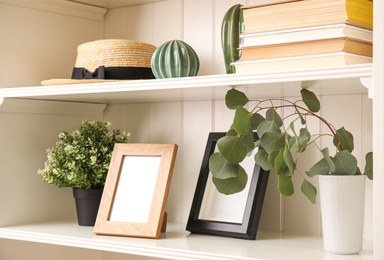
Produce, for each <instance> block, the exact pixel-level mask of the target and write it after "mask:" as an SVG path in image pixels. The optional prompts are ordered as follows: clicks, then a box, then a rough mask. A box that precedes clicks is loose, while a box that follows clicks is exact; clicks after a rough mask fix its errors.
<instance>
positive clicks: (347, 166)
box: [209, 89, 372, 254]
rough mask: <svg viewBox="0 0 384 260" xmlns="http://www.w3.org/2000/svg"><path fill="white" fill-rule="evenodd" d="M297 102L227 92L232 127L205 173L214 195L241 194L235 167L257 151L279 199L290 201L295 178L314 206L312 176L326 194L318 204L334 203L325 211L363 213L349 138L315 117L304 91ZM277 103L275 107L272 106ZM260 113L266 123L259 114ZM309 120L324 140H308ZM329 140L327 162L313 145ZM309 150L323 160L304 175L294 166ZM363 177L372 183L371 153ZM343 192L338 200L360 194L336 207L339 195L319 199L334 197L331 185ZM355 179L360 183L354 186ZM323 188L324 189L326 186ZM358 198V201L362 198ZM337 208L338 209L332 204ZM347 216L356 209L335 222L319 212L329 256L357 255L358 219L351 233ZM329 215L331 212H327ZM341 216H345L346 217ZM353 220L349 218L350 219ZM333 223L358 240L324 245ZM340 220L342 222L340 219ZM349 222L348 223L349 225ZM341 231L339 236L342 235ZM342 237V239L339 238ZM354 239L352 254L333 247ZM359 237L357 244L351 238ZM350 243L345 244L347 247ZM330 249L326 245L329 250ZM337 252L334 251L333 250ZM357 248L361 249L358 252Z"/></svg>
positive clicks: (324, 151) (242, 178)
mask: <svg viewBox="0 0 384 260" xmlns="http://www.w3.org/2000/svg"><path fill="white" fill-rule="evenodd" d="M300 94H301V97H302V99H301V100H297V101H290V100H287V99H265V100H249V99H248V97H247V96H246V95H245V94H244V93H242V92H240V91H238V90H236V89H231V90H229V91H228V92H227V95H226V97H225V102H226V105H227V107H228V108H229V109H233V110H235V115H234V119H233V124H232V126H231V128H230V130H229V131H228V132H227V135H226V136H225V137H223V138H221V139H220V140H218V142H217V146H218V150H219V151H218V152H217V153H214V154H212V156H211V158H210V161H209V168H210V171H211V173H212V179H213V182H214V184H215V186H216V188H217V190H218V191H219V192H221V193H224V194H233V193H236V192H240V191H241V190H243V189H244V187H245V185H246V183H247V174H246V172H245V170H244V169H243V168H242V167H241V166H240V165H239V163H240V162H242V161H243V160H244V158H245V157H246V156H247V155H249V154H252V151H253V150H254V149H259V147H262V149H259V150H258V152H257V153H256V154H255V161H256V163H258V164H259V165H260V166H261V167H262V168H263V169H264V170H273V171H274V172H276V173H277V175H278V190H279V191H280V193H281V194H282V195H283V196H286V197H287V196H291V195H292V194H293V193H294V187H293V182H292V179H293V178H294V177H295V176H300V178H302V184H301V191H302V193H303V194H304V195H305V196H306V197H307V198H308V199H309V200H310V201H311V202H312V203H316V197H317V189H316V187H315V186H314V185H313V184H312V183H311V182H310V180H309V178H311V177H314V176H316V175H319V176H320V189H323V188H324V187H325V189H328V190H327V191H324V192H323V191H322V190H320V194H321V199H322V203H328V204H330V202H335V203H336V204H335V205H329V206H331V207H333V208H339V207H341V206H340V205H351V206H357V203H356V202H357V201H361V202H362V203H363V205H361V204H360V205H359V206H358V207H359V210H361V213H359V214H360V215H361V214H363V211H364V195H365V191H364V187H365V185H364V181H365V178H364V177H365V176H362V172H361V171H360V169H359V167H358V166H357V160H356V158H355V156H354V155H352V151H353V149H354V144H353V136H352V134H351V133H350V132H348V131H347V130H346V129H345V128H344V127H341V128H339V129H335V128H334V127H333V125H332V124H330V123H329V122H328V121H327V120H325V119H324V118H323V117H321V116H319V115H318V114H316V113H317V112H318V111H319V110H320V102H319V100H318V98H317V97H316V95H315V94H314V93H313V92H311V91H309V90H308V89H301V91H300ZM251 101H253V102H255V106H254V107H252V110H251V111H248V110H247V109H246V108H245V107H244V106H245V105H246V104H249V103H250V102H251ZM276 102H278V104H277V105H276ZM283 108H292V111H293V112H292V113H291V114H289V115H285V117H284V118H282V117H281V116H280V115H279V110H281V109H283ZM264 112H265V117H264V116H262V113H264ZM309 117H315V118H317V119H318V120H320V122H321V123H323V124H324V125H325V126H326V128H327V129H328V130H329V133H326V134H310V132H309V129H308V127H307V119H308V118H309ZM298 124H299V125H301V127H300V129H299V131H298V130H297V129H296V128H297V125H298ZM253 131H257V134H258V136H259V138H260V140H259V141H257V142H256V143H254V142H253ZM329 136H331V138H332V139H333V144H334V155H333V156H331V154H330V153H331V151H330V148H328V147H326V148H320V147H319V146H318V145H317V143H316V142H317V141H318V140H319V139H320V138H323V137H329ZM309 145H315V146H316V147H317V148H318V149H319V151H320V153H321V155H322V159H321V160H320V161H318V162H317V163H315V164H314V165H313V166H312V167H311V168H310V169H308V170H307V171H305V172H303V171H301V170H299V169H298V168H297V162H298V161H299V160H300V157H301V154H303V153H304V152H305V151H306V149H307V147H308V146H309ZM363 175H366V176H368V178H369V179H372V152H369V153H368V154H367V155H366V165H365V169H364V172H363ZM322 178H324V179H329V183H330V184H331V185H332V186H329V185H330V184H325V181H323V180H322ZM339 179H341V181H340V184H341V185H344V186H347V188H346V189H345V190H344V191H336V192H339V193H341V194H344V195H345V194H346V192H347V190H349V191H350V192H351V193H352V195H347V196H346V197H347V198H346V199H348V196H353V198H356V194H360V195H359V196H360V199H359V200H353V201H351V203H349V202H346V201H344V202H336V201H337V198H338V197H345V196H338V195H331V197H330V198H329V199H327V198H325V197H324V198H323V195H329V194H331V191H332V192H333V191H335V189H337V188H338V187H336V185H335V183H336V182H337V183H339ZM349 179H354V181H352V182H357V184H356V185H357V186H356V187H359V189H363V190H362V191H361V190H360V192H361V193H358V191H357V190H355V189H357V188H352V186H351V185H352V184H349ZM356 179H360V180H358V181H356ZM327 185H328V186H327ZM361 197H363V198H361ZM337 203H339V204H337ZM348 210H352V211H353V210H355V209H347V208H345V209H344V212H343V213H340V214H341V215H339V216H335V215H334V216H331V217H327V216H324V214H325V213H326V211H328V210H327V209H325V208H324V207H323V206H322V214H323V215H322V216H323V231H324V245H325V249H326V250H327V251H330V252H334V253H342V254H348V253H357V252H359V251H360V250H361V243H362V224H363V221H362V218H361V216H360V217H359V218H360V219H361V220H359V221H360V222H361V227H358V228H351V227H356V226H357V225H359V223H352V224H351V225H349V224H348V223H347V222H346V221H347V220H346V218H347V216H348ZM329 211H332V210H329ZM345 214H346V215H345ZM349 215H353V216H357V215H358V214H357V213H356V212H354V213H353V214H349ZM338 218H342V219H341V220H342V221H343V222H344V226H345V227H346V228H345V229H348V230H352V229H355V230H356V231H359V232H360V234H359V235H352V234H351V235H348V234H345V233H344V235H341V238H340V237H339V238H335V239H336V240H337V241H332V242H331V243H328V242H327V241H326V240H327V238H328V237H329V236H328V235H327V233H326V231H327V230H326V229H327V225H328V224H330V223H331V222H332V223H333V222H335V221H337V219H338ZM343 218H344V219H343ZM351 221H353V220H351ZM335 225H337V224H334V223H333V224H331V226H332V227H331V229H334V228H336V227H335ZM344 231H345V230H342V232H344ZM340 234H343V233H340ZM347 237H351V239H355V240H356V241H357V242H353V243H352V244H355V245H356V246H354V248H353V249H351V248H345V247H343V245H340V246H339V247H338V245H337V242H338V241H340V240H341V239H345V240H346V239H347ZM356 237H358V238H356ZM349 242H350V241H349ZM329 244H331V245H330V246H329ZM337 247H338V248H337ZM359 247H360V249H359Z"/></svg>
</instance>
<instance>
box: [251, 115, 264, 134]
mask: <svg viewBox="0 0 384 260" xmlns="http://www.w3.org/2000/svg"><path fill="white" fill-rule="evenodd" d="M264 121H265V118H264V117H263V116H262V115H260V114H258V113H255V114H253V115H252V116H251V128H252V130H256V129H257V127H258V126H259V125H260V124H261V123H262V122H264Z"/></svg>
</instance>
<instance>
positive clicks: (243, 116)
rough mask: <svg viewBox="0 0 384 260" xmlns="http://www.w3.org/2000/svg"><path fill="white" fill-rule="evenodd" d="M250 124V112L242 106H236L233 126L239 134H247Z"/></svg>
mask: <svg viewBox="0 0 384 260" xmlns="http://www.w3.org/2000/svg"><path fill="white" fill-rule="evenodd" d="M250 124H251V113H249V112H248V110H246V109H245V108H243V107H237V108H236V113H235V118H234V119H233V128H234V129H235V130H236V132H238V133H239V134H243V135H246V134H248V131H249V128H250Z"/></svg>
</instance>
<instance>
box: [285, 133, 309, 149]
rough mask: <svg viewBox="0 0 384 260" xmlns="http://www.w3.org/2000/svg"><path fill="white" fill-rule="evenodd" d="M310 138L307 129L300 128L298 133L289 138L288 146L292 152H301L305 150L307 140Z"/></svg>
mask: <svg viewBox="0 0 384 260" xmlns="http://www.w3.org/2000/svg"><path fill="white" fill-rule="evenodd" d="M310 139H311V134H310V133H309V132H308V129H307V128H306V127H305V128H301V129H300V135H299V136H294V137H292V138H291V139H290V140H289V147H290V149H291V151H292V152H296V153H298V152H302V151H304V150H305V147H306V146H307V144H308V142H309V140H310Z"/></svg>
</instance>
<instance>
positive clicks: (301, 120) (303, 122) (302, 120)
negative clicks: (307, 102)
mask: <svg viewBox="0 0 384 260" xmlns="http://www.w3.org/2000/svg"><path fill="white" fill-rule="evenodd" d="M295 110H296V113H297V114H298V115H299V117H300V122H301V124H302V125H305V124H306V123H307V122H306V121H305V119H304V117H303V116H302V115H301V113H300V111H299V110H298V109H297V107H296V106H295Z"/></svg>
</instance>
